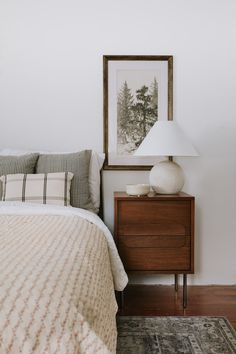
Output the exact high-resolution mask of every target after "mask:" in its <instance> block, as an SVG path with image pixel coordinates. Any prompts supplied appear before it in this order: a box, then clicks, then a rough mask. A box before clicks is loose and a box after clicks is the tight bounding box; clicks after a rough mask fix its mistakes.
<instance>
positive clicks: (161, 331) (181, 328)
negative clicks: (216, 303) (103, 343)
mask: <svg viewBox="0 0 236 354" xmlns="http://www.w3.org/2000/svg"><path fill="white" fill-rule="evenodd" d="M117 327H118V344H117V354H236V332H235V330H234V329H233V327H232V326H231V325H230V323H229V322H228V320H227V319H225V318H224V317H134V316H133V317H129V316H127V317H126V316H123V317H122V316H121V317H118V318H117Z"/></svg>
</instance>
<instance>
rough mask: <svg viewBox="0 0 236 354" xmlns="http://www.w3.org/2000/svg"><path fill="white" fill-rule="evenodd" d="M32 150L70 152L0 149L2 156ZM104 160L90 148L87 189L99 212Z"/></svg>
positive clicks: (25, 153) (23, 153)
mask: <svg viewBox="0 0 236 354" xmlns="http://www.w3.org/2000/svg"><path fill="white" fill-rule="evenodd" d="M32 152H38V153H41V154H45V153H46V154H69V153H71V152H68V151H67V152H58V151H57V152H48V151H30V150H17V149H3V150H0V155H2V156H11V155H13V156H21V155H27V154H32ZM104 160H105V154H104V153H97V152H96V151H94V150H92V155H91V160H90V166H89V190H90V196H91V200H92V203H93V205H94V209H95V212H96V213H98V212H99V207H100V184H101V178H100V173H101V169H102V166H103V163H104Z"/></svg>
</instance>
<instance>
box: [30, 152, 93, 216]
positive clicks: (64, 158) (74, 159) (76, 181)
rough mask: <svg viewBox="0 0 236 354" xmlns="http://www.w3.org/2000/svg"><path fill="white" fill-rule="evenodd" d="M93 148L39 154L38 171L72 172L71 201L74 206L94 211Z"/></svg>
mask: <svg viewBox="0 0 236 354" xmlns="http://www.w3.org/2000/svg"><path fill="white" fill-rule="evenodd" d="M91 153H92V152H91V150H84V151H80V152H75V153H70V154H42V155H39V159H38V163H37V167H36V172H37V173H52V172H72V173H73V174H74V177H73V179H72V183H71V189H70V202H71V205H72V206H73V207H76V208H83V209H87V210H92V211H93V204H92V201H91V197H90V191H89V165H90V159H91Z"/></svg>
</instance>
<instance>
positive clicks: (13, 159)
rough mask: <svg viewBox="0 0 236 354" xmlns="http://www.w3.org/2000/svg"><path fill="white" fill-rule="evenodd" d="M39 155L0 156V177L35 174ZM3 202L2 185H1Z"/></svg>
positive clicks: (0, 192)
mask: <svg viewBox="0 0 236 354" xmlns="http://www.w3.org/2000/svg"><path fill="white" fill-rule="evenodd" d="M38 157H39V154H29V155H22V156H0V177H1V176H3V175H9V174H15V173H34V172H35V167H36V163H37V160H38ZM0 200H2V183H0Z"/></svg>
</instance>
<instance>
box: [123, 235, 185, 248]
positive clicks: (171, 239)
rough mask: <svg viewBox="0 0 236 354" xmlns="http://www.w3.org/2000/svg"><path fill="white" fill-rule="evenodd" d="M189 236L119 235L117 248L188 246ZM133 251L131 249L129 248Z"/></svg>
mask: <svg viewBox="0 0 236 354" xmlns="http://www.w3.org/2000/svg"><path fill="white" fill-rule="evenodd" d="M190 240H191V239H190V236H182V235H180V236H176V235H175V236H174V235H171V236H166V235H165V236H162V235H161V236H150V235H147V236H121V237H119V249H120V247H124V248H132V249H133V248H179V247H186V246H187V247H189V246H190ZM131 251H133V250H131Z"/></svg>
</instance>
